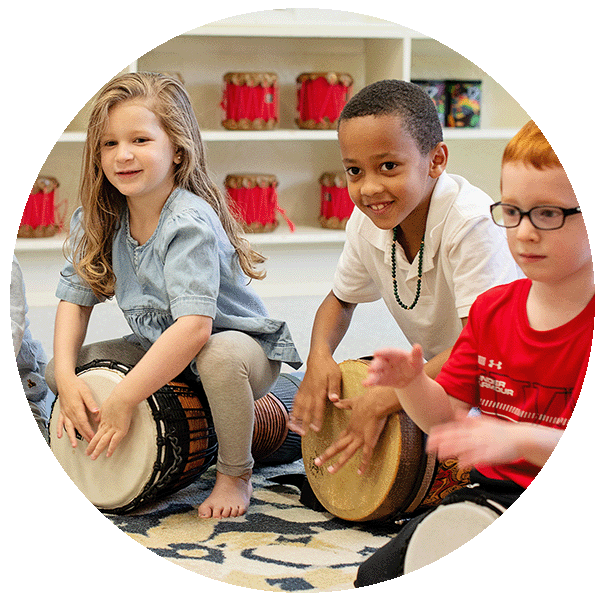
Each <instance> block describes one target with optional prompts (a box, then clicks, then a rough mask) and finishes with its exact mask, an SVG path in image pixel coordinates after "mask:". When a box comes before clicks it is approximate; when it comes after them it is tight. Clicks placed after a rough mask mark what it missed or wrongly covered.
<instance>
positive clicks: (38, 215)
mask: <svg viewBox="0 0 600 600" xmlns="http://www.w3.org/2000/svg"><path fill="white" fill-rule="evenodd" d="M58 186H59V183H58V180H57V179H55V178H54V177H48V176H45V175H40V177H38V178H37V180H36V182H35V184H34V185H33V188H32V190H31V194H30V195H29V198H28V200H27V203H26V204H25V210H24V211H23V216H22V217H21V223H20V225H19V231H18V233H17V237H21V238H38V237H50V236H53V235H54V234H55V233H56V232H57V231H58V230H59V228H60V227H59V224H58V223H57V222H56V206H55V203H56V198H55V194H56V190H57V189H58Z"/></svg>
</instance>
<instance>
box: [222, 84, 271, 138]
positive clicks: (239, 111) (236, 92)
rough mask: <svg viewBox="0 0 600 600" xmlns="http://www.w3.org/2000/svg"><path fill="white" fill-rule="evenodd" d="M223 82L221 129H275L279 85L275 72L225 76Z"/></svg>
mask: <svg viewBox="0 0 600 600" xmlns="http://www.w3.org/2000/svg"><path fill="white" fill-rule="evenodd" d="M223 80H224V84H225V88H224V90H223V100H222V101H221V108H222V109H223V120H222V121H221V123H222V125H223V127H225V128H226V129H246V130H263V129H273V128H275V126H276V125H277V124H278V123H279V86H278V81H277V75H276V74H275V73H226V74H225V75H224V76H223Z"/></svg>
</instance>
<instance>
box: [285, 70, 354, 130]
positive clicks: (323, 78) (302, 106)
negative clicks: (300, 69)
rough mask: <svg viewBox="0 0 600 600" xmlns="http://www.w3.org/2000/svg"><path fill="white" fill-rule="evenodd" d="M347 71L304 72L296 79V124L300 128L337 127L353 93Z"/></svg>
mask: <svg viewBox="0 0 600 600" xmlns="http://www.w3.org/2000/svg"><path fill="white" fill-rule="evenodd" d="M352 83H353V79H352V77H351V76H350V75H348V73H302V74H300V75H298V78H297V79H296V84H297V86H296V88H297V91H296V94H297V99H298V104H297V112H298V117H297V119H296V124H297V125H298V127H299V128H300V129H335V128H336V127H337V120H338V118H339V116H340V113H341V112H342V109H343V108H344V105H345V104H346V102H347V101H348V99H349V98H350V96H351V95H352Z"/></svg>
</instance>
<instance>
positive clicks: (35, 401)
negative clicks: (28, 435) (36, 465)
mask: <svg viewBox="0 0 600 600" xmlns="http://www.w3.org/2000/svg"><path fill="white" fill-rule="evenodd" d="M27 311H28V306H27V298H26V295H25V281H24V279H23V273H22V271H21V267H20V265H19V262H18V261H17V257H16V256H15V255H14V254H13V259H12V270H11V276H10V322H11V329H12V340H13V348H14V350H15V357H16V359H17V368H18V369H19V376H20V377H21V384H22V386H23V391H24V392H25V397H26V398H27V402H29V408H30V409H31V412H32V413H33V416H34V417H35V420H36V422H37V424H38V427H39V429H40V431H41V432H42V435H43V436H44V439H45V440H46V442H48V416H47V414H46V408H47V407H46V396H47V395H48V385H47V384H46V381H45V379H44V371H45V370H46V362H47V360H46V354H45V353H44V349H43V348H42V345H41V343H40V342H39V341H38V340H34V339H33V336H32V335H31V330H30V329H29V319H28V318H27Z"/></svg>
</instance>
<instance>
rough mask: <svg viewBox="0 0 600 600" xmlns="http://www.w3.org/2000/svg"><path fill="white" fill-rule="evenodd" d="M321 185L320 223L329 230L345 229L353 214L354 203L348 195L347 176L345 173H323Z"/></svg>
mask: <svg viewBox="0 0 600 600" xmlns="http://www.w3.org/2000/svg"><path fill="white" fill-rule="evenodd" d="M319 183H320V184H321V214H320V216H319V222H320V223H321V226H322V227H325V228H327V229H345V228H346V223H347V222H348V219H349V218H350V215H351V214H352V209H353V208H354V202H352V200H351V199H350V194H348V185H347V183H346V176H345V175H344V174H343V173H323V174H322V175H321V177H320V178H319Z"/></svg>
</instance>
